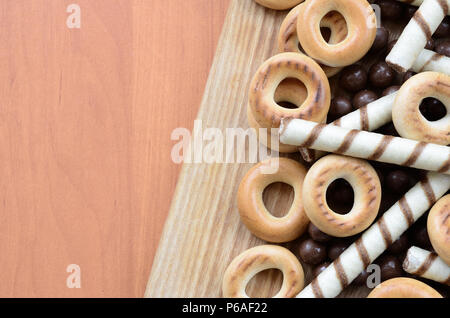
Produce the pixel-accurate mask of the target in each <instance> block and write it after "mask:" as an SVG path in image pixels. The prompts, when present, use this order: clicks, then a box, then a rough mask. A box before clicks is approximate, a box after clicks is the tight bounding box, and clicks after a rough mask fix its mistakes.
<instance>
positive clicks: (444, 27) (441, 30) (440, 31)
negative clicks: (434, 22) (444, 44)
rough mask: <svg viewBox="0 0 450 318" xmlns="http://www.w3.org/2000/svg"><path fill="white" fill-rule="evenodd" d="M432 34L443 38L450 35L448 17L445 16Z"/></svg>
mask: <svg viewBox="0 0 450 318" xmlns="http://www.w3.org/2000/svg"><path fill="white" fill-rule="evenodd" d="M433 36H435V37H437V38H444V37H447V36H450V20H449V18H448V17H445V19H444V21H442V22H441V24H439V27H438V28H437V30H436V31H435V32H434V34H433Z"/></svg>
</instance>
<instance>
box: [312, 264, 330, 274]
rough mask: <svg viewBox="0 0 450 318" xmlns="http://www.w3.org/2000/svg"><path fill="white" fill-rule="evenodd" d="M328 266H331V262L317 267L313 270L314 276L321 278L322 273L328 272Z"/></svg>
mask: <svg viewBox="0 0 450 318" xmlns="http://www.w3.org/2000/svg"><path fill="white" fill-rule="evenodd" d="M328 266H330V262H324V263H322V264H319V265H317V266H316V267H314V269H313V276H314V277H317V276H319V275H320V273H322V272H323V271H324V270H326V269H327V267H328Z"/></svg>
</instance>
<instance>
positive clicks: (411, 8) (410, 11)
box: [405, 5, 417, 19]
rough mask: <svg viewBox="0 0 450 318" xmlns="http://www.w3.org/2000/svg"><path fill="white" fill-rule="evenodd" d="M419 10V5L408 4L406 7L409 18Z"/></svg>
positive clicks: (406, 14)
mask: <svg viewBox="0 0 450 318" xmlns="http://www.w3.org/2000/svg"><path fill="white" fill-rule="evenodd" d="M416 11H417V7H415V6H410V5H407V6H406V8H405V16H406V18H407V19H411V18H412V17H413V16H414V14H415V13H416Z"/></svg>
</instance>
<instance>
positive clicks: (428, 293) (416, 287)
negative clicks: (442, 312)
mask: <svg viewBox="0 0 450 318" xmlns="http://www.w3.org/2000/svg"><path fill="white" fill-rule="evenodd" d="M367 297H368V298H442V296H441V294H439V293H438V292H437V291H435V290H434V289H433V288H431V287H430V286H428V285H427V284H424V283H422V282H420V281H418V280H415V279H412V278H404V277H399V278H393V279H389V280H387V281H385V282H383V283H381V284H380V285H378V286H377V287H375V288H374V289H373V290H372V292H371V293H370V294H369V296H367Z"/></svg>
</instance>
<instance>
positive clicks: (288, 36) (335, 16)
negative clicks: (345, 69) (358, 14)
mask: <svg viewBox="0 0 450 318" xmlns="http://www.w3.org/2000/svg"><path fill="white" fill-rule="evenodd" d="M302 5H303V3H301V4H299V5H298V6H296V7H295V8H293V9H292V10H291V11H290V12H289V14H288V15H287V16H286V18H285V19H284V21H283V23H282V24H281V28H280V32H279V33H278V52H280V53H282V52H295V53H301V54H304V52H302V50H300V47H299V45H300V42H299V40H298V36H297V17H298V12H299V9H300V6H302ZM320 26H321V27H322V28H328V29H329V30H330V32H331V33H330V39H329V41H328V42H329V43H331V44H337V43H339V42H341V41H343V40H344V39H345V37H346V36H347V24H346V22H345V19H344V18H343V17H342V15H340V14H339V13H337V12H329V13H328V14H327V15H325V16H324V17H323V19H322V21H321V22H320ZM319 65H320V67H322V69H323V71H324V72H325V74H326V75H327V76H328V77H332V76H334V75H336V74H337V73H339V72H340V71H341V70H342V67H330V66H327V65H323V64H319Z"/></svg>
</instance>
